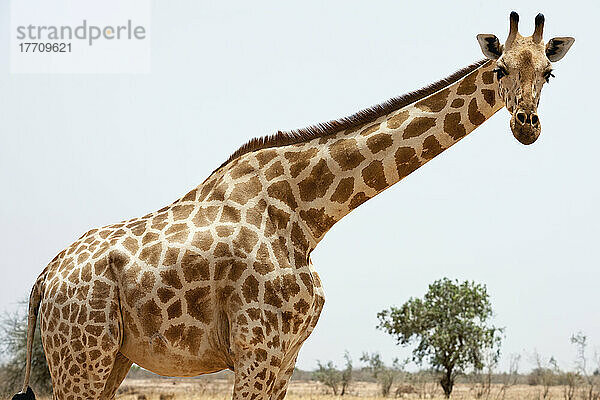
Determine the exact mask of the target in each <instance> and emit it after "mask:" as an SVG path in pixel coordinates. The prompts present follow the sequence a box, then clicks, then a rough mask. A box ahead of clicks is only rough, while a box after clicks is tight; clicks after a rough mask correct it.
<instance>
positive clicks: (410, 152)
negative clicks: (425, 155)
mask: <svg viewBox="0 0 600 400" xmlns="http://www.w3.org/2000/svg"><path fill="white" fill-rule="evenodd" d="M395 159H396V168H398V176H400V179H402V178H404V177H406V176H408V175H409V174H410V173H411V172H413V171H414V170H416V169H417V168H419V167H420V166H421V162H420V161H419V158H418V157H417V153H416V152H415V149H413V148H412V147H400V148H398V150H396V154H395Z"/></svg>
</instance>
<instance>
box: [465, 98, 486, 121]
mask: <svg viewBox="0 0 600 400" xmlns="http://www.w3.org/2000/svg"><path fill="white" fill-rule="evenodd" d="M468 114H469V121H471V123H472V124H473V125H481V124H482V123H483V122H484V121H485V116H484V115H483V114H482V113H480V112H479V108H478V107H477V100H475V99H474V98H473V99H471V102H470V103H469V111H468Z"/></svg>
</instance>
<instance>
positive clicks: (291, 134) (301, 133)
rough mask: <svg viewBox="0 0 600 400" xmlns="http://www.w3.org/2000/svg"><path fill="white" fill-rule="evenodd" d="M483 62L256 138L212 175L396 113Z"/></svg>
mask: <svg viewBox="0 0 600 400" xmlns="http://www.w3.org/2000/svg"><path fill="white" fill-rule="evenodd" d="M487 61H489V60H487V59H483V60H480V61H477V62H475V63H473V64H471V65H469V66H468V67H465V68H462V69H460V70H458V71H456V72H455V73H453V74H452V75H450V76H448V77H447V78H444V79H441V80H439V81H437V82H434V83H432V84H430V85H428V86H425V87H423V88H421V89H419V90H415V91H414V92H409V93H407V94H404V95H402V96H397V97H393V98H391V99H389V100H387V101H385V102H383V103H381V104H377V105H375V106H372V107H369V108H366V109H364V110H361V111H359V112H357V113H355V114H352V115H350V116H348V117H343V118H339V119H335V120H332V121H328V122H321V123H319V124H316V125H311V126H308V127H306V128H302V129H294V130H291V131H278V132H277V133H275V134H273V135H268V136H263V137H258V138H254V139H250V140H249V141H248V142H246V143H245V144H244V145H242V146H241V147H240V148H239V149H237V150H236V151H235V152H233V154H232V155H231V156H229V158H228V159H227V161H225V162H224V163H223V164H221V165H220V166H219V168H217V169H216V170H215V171H217V170H219V169H221V168H222V167H224V166H225V165H227V164H229V163H230V162H231V161H233V160H235V159H236V158H238V157H241V156H242V155H244V154H246V153H250V152H253V151H256V150H261V149H267V148H270V147H280V146H287V145H290V144H296V143H300V142H306V141H309V140H312V139H315V138H318V137H322V136H327V135H331V134H334V133H337V132H340V131H342V130H346V129H351V128H354V127H356V126H358V125H362V124H366V123H368V122H370V121H374V120H376V119H377V118H379V117H381V116H383V115H386V114H389V113H391V112H393V111H396V110H399V109H400V108H402V107H404V106H407V105H409V104H411V103H414V102H416V101H418V100H421V99H423V98H425V97H427V96H429V95H431V94H433V93H435V92H437V91H439V90H441V89H444V88H445V87H447V86H450V85H452V84H453V83H456V82H457V81H458V80H460V79H462V78H463V77H465V76H467V75H468V74H470V73H471V72H473V71H475V70H476V69H478V68H479V67H481V66H482V65H484V64H485V63H486V62H487Z"/></svg>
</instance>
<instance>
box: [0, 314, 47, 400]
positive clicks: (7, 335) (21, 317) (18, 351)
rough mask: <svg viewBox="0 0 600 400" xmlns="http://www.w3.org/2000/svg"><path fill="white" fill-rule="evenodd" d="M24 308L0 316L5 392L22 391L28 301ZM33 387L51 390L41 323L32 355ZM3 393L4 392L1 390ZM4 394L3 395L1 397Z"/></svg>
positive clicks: (1, 380)
mask: <svg viewBox="0 0 600 400" xmlns="http://www.w3.org/2000/svg"><path fill="white" fill-rule="evenodd" d="M21 305H22V306H24V308H25V312H23V311H22V310H23V307H21V311H19V312H15V313H11V314H9V313H6V314H4V315H3V316H2V317H1V319H0V354H1V355H2V357H1V358H0V363H1V365H0V388H2V390H1V391H5V392H6V393H4V394H9V393H12V394H14V393H15V392H17V391H19V390H21V386H22V385H23V377H24V375H25V362H26V358H27V312H26V310H27V303H26V302H23V304H21ZM30 379H31V384H32V385H31V386H32V387H33V388H34V389H35V390H36V391H38V392H42V393H50V392H51V391H52V383H51V379H50V370H49V369H48V364H47V363H46V357H45V355H44V349H43V348H42V340H41V339H40V324H37V326H36V330H35V335H34V340H33V353H32V354H31V378H30ZM0 394H1V393H0ZM0 397H1V396H0Z"/></svg>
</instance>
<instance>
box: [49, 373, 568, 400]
mask: <svg viewBox="0 0 600 400" xmlns="http://www.w3.org/2000/svg"><path fill="white" fill-rule="evenodd" d="M232 385H233V381H232V379H231V377H227V378H225V379H223V378H219V379H181V378H172V379H161V378H142V379H140V378H128V379H126V380H125V381H124V382H123V384H122V385H121V388H120V389H119V392H118V393H117V396H116V399H119V400H191V399H198V400H228V399H230V398H231V389H232ZM397 389H400V390H399V391H398V393H397V394H396V390H397ZM564 389H565V387H562V386H553V387H550V388H549V392H548V393H547V395H546V397H545V399H563V398H565V397H564ZM418 391H421V393H418ZM477 391H478V389H477V388H476V387H475V386H474V385H472V384H467V383H459V384H457V385H456V386H455V388H454V391H453V392H452V397H451V398H452V399H465V400H466V399H488V400H490V399H505V400H517V399H543V398H544V397H543V393H544V387H543V386H531V385H526V384H519V385H515V386H511V387H510V388H508V389H506V390H505V391H504V392H503V391H502V385H500V384H492V386H491V391H490V394H489V395H486V394H483V395H480V396H478V394H477ZM415 392H416V393H415ZM39 398H41V399H42V400H50V398H49V397H39ZM390 398H408V399H418V398H425V399H434V400H437V399H439V400H442V399H444V396H443V394H442V391H441V388H440V387H439V385H438V384H436V383H434V382H428V383H425V384H421V386H420V387H416V386H412V385H409V384H399V385H394V386H393V387H392V394H391V395H390V396H389V397H387V399H390ZM286 399H287V400H334V399H335V400H341V399H344V400H358V399H360V400H375V399H377V400H383V399H385V398H384V397H382V396H381V395H380V394H379V387H378V385H377V384H376V383H374V382H353V383H352V385H351V386H350V388H349V390H348V393H347V394H346V395H345V396H343V397H340V396H339V395H338V396H334V395H333V394H332V393H331V390H330V389H329V388H327V387H326V386H324V385H323V384H321V383H318V382H315V381H306V380H293V381H292V382H291V383H290V386H289V390H288V394H287V397H286Z"/></svg>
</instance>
